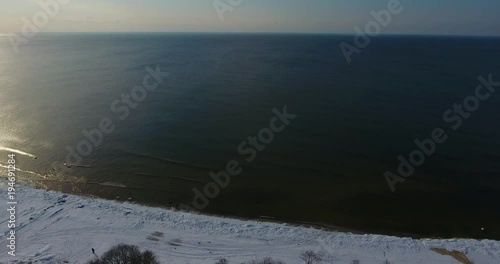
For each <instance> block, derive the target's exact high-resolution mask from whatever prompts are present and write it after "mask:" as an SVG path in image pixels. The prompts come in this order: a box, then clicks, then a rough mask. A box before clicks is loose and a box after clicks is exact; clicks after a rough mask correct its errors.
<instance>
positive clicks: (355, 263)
mask: <svg viewBox="0 0 500 264" xmlns="http://www.w3.org/2000/svg"><path fill="white" fill-rule="evenodd" d="M359 263H361V262H360V261H359V259H355V260H353V261H352V264H359Z"/></svg>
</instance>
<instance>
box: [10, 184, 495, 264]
mask: <svg viewBox="0 0 500 264" xmlns="http://www.w3.org/2000/svg"><path fill="white" fill-rule="evenodd" d="M0 190H1V191H2V193H4V194H6V192H7V190H6V187H5V186H2V187H0ZM3 196H6V195H3ZM16 196H17V200H18V201H19V202H18V204H17V217H16V222H17V224H18V228H17V230H16V252H15V253H16V257H11V256H9V255H8V254H7V252H8V250H9V249H8V248H7V247H6V245H7V243H8V241H7V236H8V232H9V231H8V228H7V223H8V219H9V215H8V213H5V212H6V209H7V204H6V201H5V199H4V202H3V203H2V209H1V210H2V211H3V212H4V213H3V214H1V219H0V222H1V225H2V231H3V232H2V236H1V241H3V243H4V246H2V248H3V252H2V254H1V255H0V256H1V257H0V263H11V262H14V261H18V262H14V263H85V262H86V261H88V260H91V259H92V258H93V254H92V250H91V249H92V248H94V249H95V251H96V254H97V255H100V254H102V253H103V252H105V251H106V250H108V249H109V248H111V247H112V246H115V245H117V244H119V243H126V244H133V245H137V246H139V247H140V248H141V249H142V250H144V249H149V250H151V251H153V252H154V253H155V254H156V255H157V256H158V258H159V260H160V261H161V262H162V263H215V261H216V260H217V259H219V258H226V259H227V260H228V261H229V263H242V262H245V261H250V260H255V259H261V258H264V257H272V258H274V259H279V260H282V261H284V262H286V263H302V262H301V260H300V258H299V257H300V254H301V253H302V252H304V251H306V250H313V251H315V252H318V253H321V254H322V255H323V257H324V260H325V261H324V263H346V264H347V263H352V261H353V260H359V261H360V263H385V261H389V262H390V263H393V264H399V263H401V264H412V263H440V264H442V263H444V264H446V263H450V264H452V263H455V264H456V263H460V262H459V261H458V260H456V259H454V258H453V257H451V256H445V255H441V254H438V253H436V252H434V251H433V250H432V249H433V248H441V249H446V250H449V251H459V252H461V253H464V254H465V255H466V256H467V257H468V258H469V259H470V260H471V261H472V262H473V263H475V264H488V263H492V264H494V263H500V242H499V241H492V240H481V241H479V240H473V239H446V240H439V239H419V240H416V239H411V238H398V237H390V236H383V235H356V234H351V233H342V232H329V231H322V230H317V229H312V228H306V227H295V226H290V225H286V224H277V223H266V222H260V221H244V220H236V219H228V218H219V217H212V216H203V215H196V214H190V213H185V212H176V211H171V210H166V209H162V208H151V207H147V206H142V205H137V204H133V203H128V202H124V203H122V202H116V201H108V200H102V199H94V198H88V197H79V196H75V195H67V194H63V193H58V192H53V191H45V190H41V189H35V188H32V187H29V186H26V185H22V187H19V186H18V189H17V190H16ZM64 261H67V262H64Z"/></svg>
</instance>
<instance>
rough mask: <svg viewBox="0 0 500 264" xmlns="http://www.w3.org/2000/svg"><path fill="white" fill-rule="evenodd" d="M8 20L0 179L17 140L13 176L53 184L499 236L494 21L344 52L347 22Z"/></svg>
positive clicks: (251, 214)
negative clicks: (21, 36)
mask: <svg viewBox="0 0 500 264" xmlns="http://www.w3.org/2000/svg"><path fill="white" fill-rule="evenodd" d="M12 37H13V36H9V35H1V36H0V174H1V175H2V177H3V178H4V180H3V183H2V184H7V175H8V173H7V171H8V165H9V164H8V156H7V155H8V154H15V158H16V159H15V160H16V163H15V165H16V167H17V169H18V171H17V175H16V176H17V181H21V182H26V183H28V184H32V185H35V186H38V187H40V188H46V189H48V190H56V191H63V192H68V193H77V194H81V195H89V196H96V197H101V198H106V199H116V200H120V201H127V200H128V201H129V202H136V203H142V204H147V205H152V206H160V207H167V208H175V209H182V210H184V209H189V208H190V209H191V210H195V211H197V212H199V213H202V214H210V215H220V216H227V217H237V218H244V219H259V220H263V221H276V222H285V223H290V224H300V225H308V226H316V227H320V228H326V229H336V230H348V231H351V232H363V233H364V232H370V233H380V234H394V235H409V236H415V237H421V236H426V237H472V238H493V239H500V94H499V93H500V91H497V92H496V93H495V89H494V88H495V87H497V89H496V90H499V89H498V87H500V86H499V85H498V83H499V82H500V38H494V37H462V36H404V35H386V36H378V37H375V38H371V39H370V43H369V44H368V45H366V47H363V48H360V49H356V52H354V53H352V54H351V59H352V61H350V63H349V62H348V61H347V60H346V58H345V54H344V53H345V52H343V50H342V48H341V43H348V44H350V45H355V44H354V38H355V37H354V36H349V35H328V34H237V33H224V34H222V33H78V34H77V33H40V34H38V35H36V36H34V37H32V38H29V39H27V42H25V43H24V42H23V43H21V44H19V43H18V44H19V45H18V46H16V48H17V49H18V50H17V51H16V49H15V48H14V47H13V45H12V43H11V39H12ZM167 73H168V74H167ZM144 83H146V84H154V83H156V84H157V85H156V87H150V89H145V88H144ZM488 83H489V87H488ZM495 85H496V86H495ZM479 98H481V99H479ZM284 112H286V113H287V115H288V116H289V117H292V116H293V118H289V119H286V120H284V119H283V115H284ZM103 128H107V130H106V132H103ZM111 128H112V129H111ZM277 128H279V129H277ZM111 130H112V131H111ZM99 131H100V132H99ZM100 133H101V134H100ZM437 139H439V140H437ZM444 139H445V140H444ZM252 140H253V141H252ZM437 141H439V142H437ZM443 141H444V142H443ZM418 142H419V143H418ZM415 164H416V165H415ZM229 170H231V171H232V172H233V173H229V172H228V171H229ZM213 175H219V176H220V175H222V176H220V177H214V176H213ZM227 176H229V177H227ZM4 196H5V197H4V198H5V199H7V198H6V194H4ZM24 203H25V204H29V201H24ZM200 204H201V205H200ZM26 206H27V205H26Z"/></svg>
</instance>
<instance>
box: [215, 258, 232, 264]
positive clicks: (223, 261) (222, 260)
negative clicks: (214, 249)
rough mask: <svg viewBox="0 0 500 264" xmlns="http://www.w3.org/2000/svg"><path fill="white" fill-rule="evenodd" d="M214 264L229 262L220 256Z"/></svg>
mask: <svg viewBox="0 0 500 264" xmlns="http://www.w3.org/2000/svg"><path fill="white" fill-rule="evenodd" d="M215 264H229V261H227V259H225V258H220V259H218V260H217V262H215Z"/></svg>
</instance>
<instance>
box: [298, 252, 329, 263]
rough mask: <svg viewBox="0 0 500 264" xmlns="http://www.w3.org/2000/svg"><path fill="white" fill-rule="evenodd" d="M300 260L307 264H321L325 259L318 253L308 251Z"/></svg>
mask: <svg viewBox="0 0 500 264" xmlns="http://www.w3.org/2000/svg"><path fill="white" fill-rule="evenodd" d="M300 259H302V260H303V261H304V263H305V264H316V263H320V262H321V261H322V260H323V258H322V257H321V255H319V254H318V253H315V252H314V251H306V252H304V253H302V254H301V255H300Z"/></svg>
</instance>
